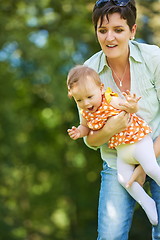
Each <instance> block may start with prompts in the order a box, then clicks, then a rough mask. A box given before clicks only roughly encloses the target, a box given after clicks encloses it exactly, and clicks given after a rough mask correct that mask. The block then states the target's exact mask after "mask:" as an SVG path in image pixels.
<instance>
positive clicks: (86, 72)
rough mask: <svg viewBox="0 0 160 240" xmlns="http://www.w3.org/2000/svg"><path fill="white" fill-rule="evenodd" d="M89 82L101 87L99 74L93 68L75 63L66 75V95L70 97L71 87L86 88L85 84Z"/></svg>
mask: <svg viewBox="0 0 160 240" xmlns="http://www.w3.org/2000/svg"><path fill="white" fill-rule="evenodd" d="M88 77H89V81H88ZM91 82H94V83H95V84H96V85H97V86H98V87H101V81H100V78H99V75H98V74H97V73H96V71H95V70H93V69H92V68H89V67H87V66H85V65H77V66H75V67H73V68H72V69H71V70H70V71H69V73H68V77H67V87H68V96H69V97H72V89H73V88H74V87H75V86H76V87H77V86H79V87H81V88H84V89H86V84H90V83H91Z"/></svg>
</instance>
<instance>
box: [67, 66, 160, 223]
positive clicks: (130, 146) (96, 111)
mask: <svg viewBox="0 0 160 240" xmlns="http://www.w3.org/2000/svg"><path fill="white" fill-rule="evenodd" d="M67 86H68V95H69V97H73V98H74V100H75V102H76V103H77V106H78V108H80V114H81V123H80V125H79V126H78V127H74V126H73V127H72V128H71V129H68V134H69V136H70V137H71V138H72V139H74V140H76V139H78V138H82V137H84V136H87V135H88V134H89V132H90V131H91V130H92V131H93V130H98V129H100V128H102V127H103V126H104V125H105V123H106V121H107V119H108V118H109V117H112V116H115V115H117V114H119V113H120V112H121V111H124V110H125V111H127V112H128V113H129V114H130V122H131V123H130V124H129V126H128V127H127V128H126V129H125V130H124V131H122V132H120V133H117V134H115V135H114V136H112V137H111V138H110V140H109V142H108V146H109V148H115V149H116V150H117V172H118V181H119V182H120V184H121V185H122V186H123V187H124V188H125V189H126V190H127V191H128V192H129V194H130V195H131V196H132V197H133V198H134V199H135V200H136V201H137V202H138V203H139V204H140V205H141V206H142V208H143V209H144V211H145V212H146V214H147V216H148V218H149V220H150V222H151V224H153V225H157V224H158V216H157V210H156V205H155V202H154V200H153V199H152V198H151V197H150V196H149V195H148V194H147V193H146V192H145V191H144V189H143V188H142V187H141V186H140V185H139V184H138V183H137V182H134V183H133V184H132V186H131V187H128V188H126V184H127V182H128V181H129V179H130V177H131V175H132V173H133V171H134V168H135V165H136V164H141V166H142V167H143V169H144V171H145V172H146V174H147V175H148V176H150V177H151V178H152V179H154V180H155V181H156V182H157V184H158V185H160V167H159V165H158V164H157V161H156V157H155V154H154V149H153V141H152V139H151V137H150V136H149V135H148V134H149V133H150V132H151V129H150V127H149V126H148V125H147V123H146V122H145V121H144V120H142V119H141V118H140V117H138V116H137V115H136V114H135V112H137V111H138V104H137V103H138V101H139V100H140V97H139V98H138V97H137V96H136V94H131V93H130V92H129V91H127V92H126V93H123V95H124V99H122V98H120V97H118V94H117V93H114V92H112V90H111V89H110V88H107V90H106V91H105V90H104V87H103V84H102V83H101V81H100V78H99V75H98V74H97V73H96V72H95V71H94V70H93V69H91V68H89V67H86V66H84V65H82V66H81V65H78V66H76V67H74V68H73V69H71V70H70V72H69V74H68V78H67ZM125 106H127V108H126V107H125ZM126 109H127V110H126Z"/></svg>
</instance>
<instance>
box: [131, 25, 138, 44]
mask: <svg viewBox="0 0 160 240" xmlns="http://www.w3.org/2000/svg"><path fill="white" fill-rule="evenodd" d="M136 31H137V25H136V24H134V25H133V27H132V30H131V37H130V39H131V40H134V37H135V35H136Z"/></svg>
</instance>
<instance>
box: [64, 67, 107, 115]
mask: <svg viewBox="0 0 160 240" xmlns="http://www.w3.org/2000/svg"><path fill="white" fill-rule="evenodd" d="M67 87H68V96H69V97H70V98H71V97H73V98H74V100H75V101H76V103H77V105H78V107H79V108H81V109H85V110H89V111H96V110H97V108H98V107H99V106H100V104H101V101H102V94H103V93H104V91H103V86H102V84H101V81H100V78H99V75H98V74H97V73H96V71H95V70H93V69H92V68H89V67H87V66H84V65H78V66H76V67H74V68H72V69H71V70H70V71H69V73H68V77H67Z"/></svg>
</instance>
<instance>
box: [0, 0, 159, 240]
mask: <svg viewBox="0 0 160 240" xmlns="http://www.w3.org/2000/svg"><path fill="white" fill-rule="evenodd" d="M93 5H94V1H93V0H76V1H75V0H61V1H58V0H57V1H56V0H0V240H93V239H96V236H97V230H96V229H97V202H98V193H99V185H100V171H101V168H102V161H101V159H100V156H99V152H98V151H93V150H91V149H89V148H87V147H86V146H85V145H84V143H83V141H82V139H79V140H77V141H72V140H71V139H70V138H69V137H68V135H67V132H66V130H67V128H69V127H71V126H72V124H75V125H76V124H78V114H77V108H76V106H75V103H74V102H73V101H72V100H70V99H68V97H67V89H66V75H67V72H68V70H69V69H70V68H71V67H72V66H74V65H75V64H80V63H83V62H84V61H85V60H86V59H87V58H88V57H90V56H91V55H92V54H94V53H95V52H96V51H98V50H100V47H99V45H98V42H97V40H96V38H95V34H94V28H93V26H92V22H91V12H92V8H93ZM137 7H138V20H137V23H138V32H137V35H136V40H137V41H141V42H146V43H150V44H157V45H158V46H160V1H159V0H143V1H142V0H137ZM146 188H148V187H147V185H146ZM148 191H149V189H148ZM129 239H130V240H150V239H151V226H150V224H149V222H148V219H147V217H146V216H145V214H144V212H143V211H142V210H141V209H140V208H139V206H138V205H137V206H136V211H135V215H134V219H133V226H132V229H131V232H130V238H129Z"/></svg>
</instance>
